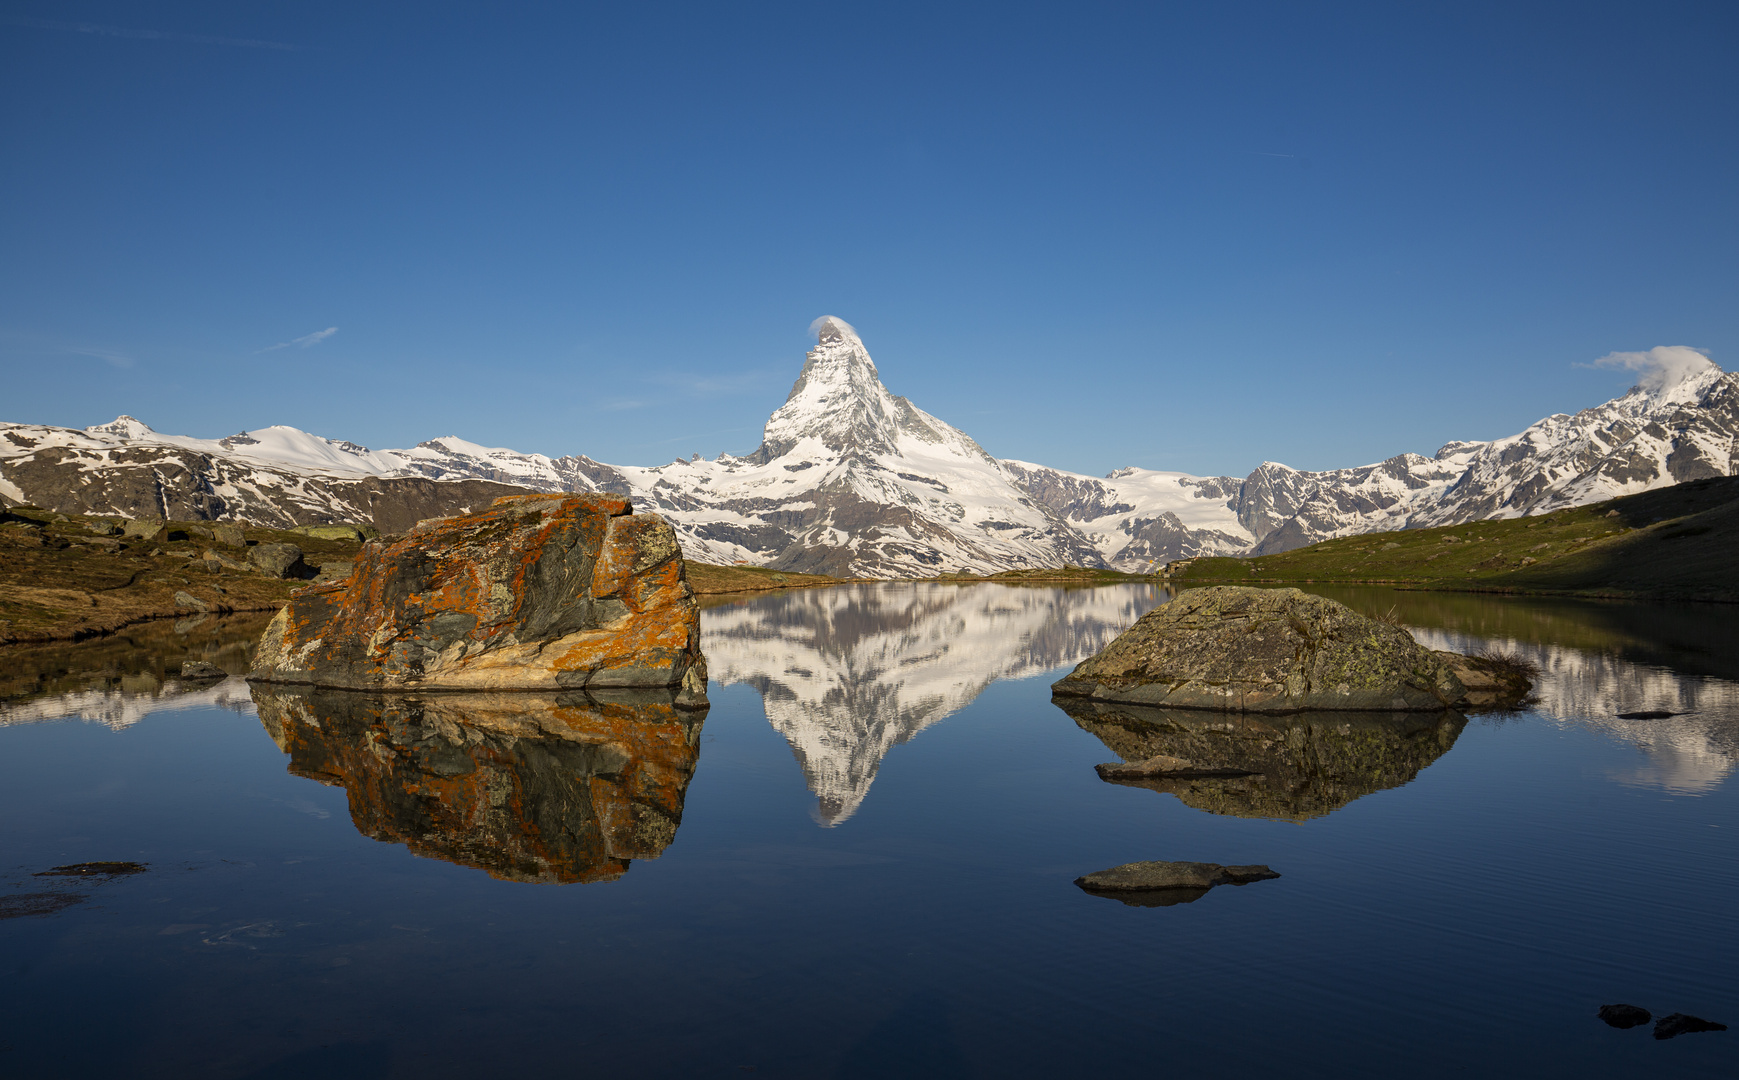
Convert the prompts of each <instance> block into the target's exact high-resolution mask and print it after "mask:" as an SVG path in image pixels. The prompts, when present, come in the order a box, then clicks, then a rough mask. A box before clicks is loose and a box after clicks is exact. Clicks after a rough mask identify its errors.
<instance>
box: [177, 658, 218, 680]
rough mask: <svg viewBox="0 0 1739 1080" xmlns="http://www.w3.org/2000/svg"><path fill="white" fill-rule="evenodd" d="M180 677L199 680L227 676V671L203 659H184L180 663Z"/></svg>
mask: <svg viewBox="0 0 1739 1080" xmlns="http://www.w3.org/2000/svg"><path fill="white" fill-rule="evenodd" d="M181 677H182V678H183V679H189V680H194V681H199V682H204V681H207V680H209V681H212V682H215V681H217V680H218V679H227V678H229V672H227V671H225V670H224V669H222V668H220V667H218V666H217V665H216V664H212V663H208V662H206V661H204V660H186V661H183V662H182V664H181Z"/></svg>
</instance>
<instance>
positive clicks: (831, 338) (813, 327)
mask: <svg viewBox="0 0 1739 1080" xmlns="http://www.w3.org/2000/svg"><path fill="white" fill-rule="evenodd" d="M809 332H810V333H811V334H814V335H815V337H816V340H817V341H818V342H820V343H821V344H823V345H828V344H832V343H836V342H837V343H841V344H843V343H845V342H855V343H856V344H857V345H858V346H860V347H861V346H862V345H863V339H862V338H860V337H858V336H857V328H856V327H854V326H852V325H851V324H850V323H848V322H846V321H845V320H844V319H842V318H840V317H839V316H838V315H823V316H822V317H821V318H819V319H816V320H815V321H814V322H812V323H810V324H809Z"/></svg>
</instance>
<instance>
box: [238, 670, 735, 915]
mask: <svg viewBox="0 0 1739 1080" xmlns="http://www.w3.org/2000/svg"><path fill="white" fill-rule="evenodd" d="M598 696H601V697H603V698H606V699H608V698H610V697H619V698H634V699H639V698H646V697H649V696H651V695H647V694H645V693H644V692H629V691H615V692H613V693H612V692H608V691H600V692H599V695H598ZM662 696H663V697H664V699H665V700H663V701H644V700H634V701H631V702H620V701H619V702H610V701H608V700H605V701H600V700H598V699H597V696H594V695H592V694H588V693H583V692H572V693H564V694H546V693H530V694H471V693H457V694H431V695H426V696H424V695H416V694H362V693H357V692H354V691H346V690H322V689H317V688H310V687H304V686H297V687H279V686H270V687H268V686H256V687H255V688H254V702H255V704H257V705H258V707H259V713H260V722H261V723H262V724H263V725H264V726H265V728H266V731H267V733H268V734H270V735H271V737H272V740H273V741H274V742H276V743H277V744H278V748H279V749H281V750H283V751H284V752H285V753H287V754H289V755H290V771H291V772H292V773H294V774H296V775H297V776H305V777H308V778H309V779H312V780H318V781H320V782H321V783H323V784H335V785H340V786H342V787H343V788H344V790H345V792H346V794H347V795H348V796H349V800H350V818H351V821H352V822H354V823H355V825H356V828H357V830H358V831H360V832H361V833H362V834H363V835H364V836H368V837H372V838H373V839H376V840H380V841H383V842H386V843H397V844H404V845H405V846H407V847H408V848H410V850H411V851H412V852H413V853H414V854H417V855H421V856H424V857H426V858H433V859H443V860H446V861H447V862H451V863H457V864H459V865H461V866H470V867H475V868H477V869H480V870H483V871H485V872H486V873H488V874H489V875H490V876H491V877H497V878H503V879H507V880H512V881H534V882H547V883H559V884H568V883H574V882H594V881H614V880H615V879H616V878H619V877H621V876H622V874H623V873H624V872H626V871H627V869H628V864H629V861H630V860H633V859H656V858H657V857H658V856H659V855H660V854H661V853H662V852H663V851H664V849H665V848H666V847H667V846H669V844H670V843H671V841H672V840H674V839H675V837H676V830H677V826H678V825H680V824H681V823H682V805H683V799H684V797H685V795H686V794H687V791H688V782H689V780H690V778H692V777H693V776H694V768H695V763H696V759H697V757H698V755H699V752H700V730H701V724H702V722H703V721H704V719H705V716H706V713H705V711H704V709H700V710H696V709H678V708H676V706H675V704H674V702H673V701H672V700H671V698H672V697H673V695H671V694H668V693H666V694H664V695H662Z"/></svg>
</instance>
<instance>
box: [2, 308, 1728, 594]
mask: <svg viewBox="0 0 1739 1080" xmlns="http://www.w3.org/2000/svg"><path fill="white" fill-rule="evenodd" d="M816 329H817V334H818V338H819V340H818V343H817V345H816V347H815V348H814V349H813V350H811V351H810V353H809V355H808V357H807V359H806V362H805V364H804V366H803V370H802V372H801V373H800V374H799V376H798V378H797V382H796V384H795V385H794V386H793V387H792V389H791V394H790V396H789V397H788V398H787V400H786V402H785V404H784V405H782V406H781V407H780V408H779V409H778V410H777V411H776V412H774V413H773V415H772V417H771V418H770V419H769V420H768V421H767V425H766V428H765V431H764V434H763V438H762V441H761V445H760V446H759V447H758V448H756V449H755V451H754V452H752V453H750V454H747V455H744V456H741V457H736V456H732V455H729V454H723V455H720V456H719V457H718V458H717V459H715V460H712V461H705V460H699V459H695V460H690V461H682V460H678V461H675V462H672V463H670V464H667V465H659V466H653V467H649V468H647V467H633V466H618V465H606V464H604V463H601V462H598V461H594V460H592V459H591V458H588V457H584V456H582V455H570V456H566V457H559V458H550V457H546V456H544V455H541V454H527V453H521V452H518V451H514V450H508V449H501V448H494V447H485V446H479V445H477V444H475V443H469V442H466V441H464V440H462V439H458V438H455V437H447V438H440V439H434V440H431V441H429V442H425V443H421V444H419V445H417V446H415V447H413V448H410V449H408V450H378V451H377V450H369V449H367V448H365V447H361V446H357V445H356V444H354V443H349V442H344V441H340V440H330V439H323V438H320V437H318V436H314V435H310V434H307V433H306V432H302V431H298V430H296V429H295V428H288V427H272V428H265V429H262V430H259V431H251V432H243V433H241V434H238V435H232V436H230V437H229V438H225V439H214V440H204V439H191V438H183V437H178V436H166V435H162V434H159V433H157V432H154V431H152V430H151V429H150V428H148V427H146V426H145V425H144V424H141V423H140V422H139V421H137V420H133V419H131V418H130V417H121V418H119V419H118V420H116V421H115V422H114V423H111V424H104V425H99V426H97V427H92V428H88V429H84V430H82V431H80V430H72V429H66V428H51V427H43V426H40V425H26V424H0V501H6V500H10V501H12V502H29V503H32V504H35V505H39V506H43V507H45V508H48V509H53V510H57V511H59V512H61V513H87V514H90V513H98V514H102V513H108V514H125V515H127V516H133V517H137V516H163V517H173V518H202V519H218V518H249V519H253V520H256V521H259V522H261V523H262V524H279V525H302V524H315V523H320V522H328V521H354V522H365V523H371V524H374V525H375V526H376V527H378V528H381V529H382V530H383V531H388V532H395V531H400V530H402V529H404V528H406V527H408V525H409V524H410V523H412V522H414V521H415V520H417V519H418V518H421V517H428V516H433V515H436V514H450V513H460V512H468V511H471V510H474V509H477V508H479V507H481V506H485V505H487V504H488V503H489V501H490V500H492V499H493V498H495V497H496V496H497V495H500V494H504V493H506V491H507V488H506V485H512V486H514V487H518V488H529V489H532V490H538V491H576V492H592V491H603V492H612V493H616V494H626V495H631V496H632V497H633V498H634V500H635V503H636V505H638V506H640V507H642V508H643V509H646V510H652V511H655V512H657V513H659V514H661V515H663V516H664V517H666V518H667V519H669V520H670V522H671V523H672V525H673V526H674V527H675V528H676V530H677V532H678V534H679V536H680V537H681V538H682V542H683V546H684V549H685V552H686V553H687V555H688V557H689V558H691V559H695V560H698V561H702V562H710V563H721V564H731V563H738V562H742V563H748V564H753V565H758V566H769V567H773V568H776V569H780V570H793V571H805V572H817V573H826V574H833V575H858V576H874V577H912V576H931V575H935V574H940V573H949V572H960V571H966V572H972V573H994V572H997V571H1001V570H1009V569H1018V568H1023V567H1038V566H1056V565H1059V564H1064V563H1069V564H1078V565H1086V566H1109V567H1113V568H1116V569H1120V570H1129V571H1142V570H1146V569H1149V568H1151V567H1153V566H1155V565H1156V564H1160V563H1164V562H1167V561H1170V560H1173V559H1178V558H1184V557H1192V556H1197V555H1241V554H1258V555H1259V554H1268V553H1273V552H1279V551H1286V550H1290V549H1292V548H1297V547H1302V546H1304V545H1306V544H1311V543H1314V542H1316V541H1319V540H1323V539H1327V538H1331V537H1336V536H1345V535H1349V534H1354V533H1363V532H1371V531H1380V530H1393V529H1402V528H1409V527H1419V526H1425V525H1445V524H1456V523H1460V522H1464V521H1471V520H1478V519H1483V518H1488V517H1517V516H1522V515H1527V514H1535V513H1541V512H1546V511H1550V510H1553V509H1558V508H1560V507H1563V506H1570V505H1582V504H1586V503H1590V502H1597V501H1600V500H1603V499H1609V498H1612V497H1614V496H1616V495H1623V494H1630V493H1634V492H1638V491H1646V490H1650V489H1653V488H1658V487H1665V486H1670V485H1672V484H1676V483H1679V482H1682V481H1684V480H1689V479H1696V478H1699V477H1705V476H1727V475H1733V474H1734V473H1735V472H1739V444H1736V443H1735V435H1736V434H1739V376H1735V375H1731V374H1726V373H1724V372H1722V371H1721V370H1720V369H1719V368H1717V367H1715V365H1714V364H1712V363H1710V362H1709V361H1707V360H1706V359H1704V358H1703V357H1701V356H1700V355H1697V354H1695V353H1693V352H1692V351H1691V350H1688V349H1687V350H1668V351H1672V352H1674V353H1675V354H1683V355H1682V356H1678V357H1677V360H1678V362H1677V363H1676V365H1675V366H1673V367H1672V368H1671V369H1670V370H1671V371H1672V374H1671V375H1670V376H1666V375H1661V376H1659V377H1645V378H1644V379H1643V380H1642V383H1641V384H1640V385H1638V386H1637V387H1636V388H1635V389H1633V390H1631V391H1630V392H1629V393H1628V394H1626V395H1624V396H1623V397H1620V398H1618V399H1616V400H1614V401H1610V402H1607V403H1606V404H1604V405H1601V406H1599V407H1597V408H1593V409H1585V410H1583V411H1582V412H1579V413H1576V414H1574V415H1556V416H1550V417H1547V418H1546V419H1544V420H1541V421H1539V422H1538V423H1536V424H1534V425H1532V426H1531V427H1529V428H1528V429H1527V430H1526V431H1523V432H1521V433H1520V434H1517V435H1514V436H1511V437H1509V438H1506V439H1498V440H1494V441H1491V442H1457V443H1451V444H1449V445H1448V446H1445V447H1443V448H1442V449H1441V450H1439V451H1438V452H1437V453H1436V454H1435V455H1433V456H1431V457H1423V456H1421V455H1418V454H1401V455H1398V456H1396V457H1392V458H1389V459H1388V460H1386V461H1381V462H1377V463H1375V464H1371V465H1363V466H1359V467H1357V468H1349V469H1334V470H1327V471H1321V472H1304V471H1300V470H1297V469H1292V468H1288V467H1287V466H1285V465H1281V464H1278V463H1275V462H1265V463H1264V464H1262V465H1261V466H1259V467H1258V468H1256V469H1255V470H1254V471H1253V472H1251V473H1250V474H1249V475H1248V476H1245V477H1242V478H1239V477H1231V476H1217V477H1196V476H1188V475H1185V474H1183V473H1175V472H1162V471H1155V470H1150V469H1136V468H1127V469H1119V470H1117V471H1116V472H1113V473H1111V474H1110V475H1108V476H1104V477H1095V476H1086V475H1083V474H1080V473H1071V472H1066V471H1063V470H1058V469H1052V468H1048V467H1046V466H1043V465H1036V464H1032V463H1030V462H1024V461H1013V460H1009V461H999V460H997V459H995V458H993V457H991V456H990V455H989V454H988V453H986V452H985V451H984V449H983V448H982V447H980V446H979V445H978V444H977V443H976V442H974V441H973V440H972V439H971V438H970V437H969V436H967V435H966V434H965V433H964V432H962V431H960V430H959V429H957V428H954V427H952V426H950V425H949V424H947V423H944V422H943V421H942V420H939V419H937V418H936V417H934V416H931V415H930V414H928V413H926V412H924V411H923V410H921V409H919V408H918V407H917V406H915V405H913V404H912V403H911V402H910V401H907V400H906V399H905V398H902V397H896V396H894V395H893V394H892V393H890V392H889V391H888V389H887V388H886V387H885V386H884V385H882V382H881V379H880V376H879V375H878V373H877V371H876V367H875V363H874V361H873V360H871V359H870V355H869V352H868V350H867V349H866V348H865V347H864V344H863V341H862V340H861V339H860V338H859V336H858V335H857V333H856V331H855V330H853V329H852V328H851V327H850V326H849V325H848V324H846V323H845V322H843V321H842V320H839V319H836V318H832V317H828V318H823V319H820V320H818V321H817V323H816ZM1657 351H1659V350H1657Z"/></svg>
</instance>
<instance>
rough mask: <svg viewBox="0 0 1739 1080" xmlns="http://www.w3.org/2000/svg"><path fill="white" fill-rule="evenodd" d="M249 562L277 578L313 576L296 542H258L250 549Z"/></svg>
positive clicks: (262, 571) (267, 574) (264, 572)
mask: <svg viewBox="0 0 1739 1080" xmlns="http://www.w3.org/2000/svg"><path fill="white" fill-rule="evenodd" d="M248 562H250V563H253V564H254V566H255V567H257V568H258V569H259V571H260V573H262V574H264V575H266V576H267V577H275V578H301V577H312V576H313V575H312V574H311V573H310V572H309V570H308V564H307V563H304V562H303V561H302V549H301V548H299V547H297V546H296V545H295V544H256V545H254V546H253V547H251V548H249V549H248Z"/></svg>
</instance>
